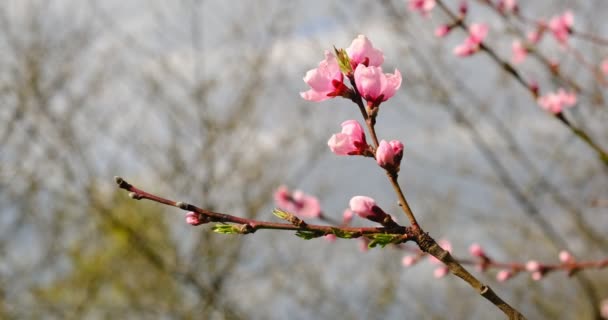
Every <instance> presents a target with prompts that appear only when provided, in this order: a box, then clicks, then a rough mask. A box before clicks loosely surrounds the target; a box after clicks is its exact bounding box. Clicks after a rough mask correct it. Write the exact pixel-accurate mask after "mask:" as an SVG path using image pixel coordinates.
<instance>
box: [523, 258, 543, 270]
mask: <svg viewBox="0 0 608 320" xmlns="http://www.w3.org/2000/svg"><path fill="white" fill-rule="evenodd" d="M541 269H542V267H541V265H540V263H538V261H536V260H530V261H528V262H527V263H526V270H528V271H530V272H536V271H540V270H541Z"/></svg>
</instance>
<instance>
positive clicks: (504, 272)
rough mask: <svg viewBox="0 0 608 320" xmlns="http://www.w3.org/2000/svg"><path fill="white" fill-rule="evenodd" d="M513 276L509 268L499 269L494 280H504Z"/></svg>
mask: <svg viewBox="0 0 608 320" xmlns="http://www.w3.org/2000/svg"><path fill="white" fill-rule="evenodd" d="M512 277H513V272H511V271H510V270H500V271H498V273H497V274H496V280H497V281H498V282H505V281H507V280H509V279H511V278H512Z"/></svg>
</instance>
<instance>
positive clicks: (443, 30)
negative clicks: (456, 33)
mask: <svg viewBox="0 0 608 320" xmlns="http://www.w3.org/2000/svg"><path fill="white" fill-rule="evenodd" d="M451 30H452V28H450V26H448V25H446V24H444V25H440V26H439V27H437V29H435V36H436V37H437V38H443V37H445V36H446V35H447V34H448V33H450V31H451Z"/></svg>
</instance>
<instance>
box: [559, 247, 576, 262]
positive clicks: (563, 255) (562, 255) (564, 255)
mask: <svg viewBox="0 0 608 320" xmlns="http://www.w3.org/2000/svg"><path fill="white" fill-rule="evenodd" d="M559 261H561V262H562V263H573V262H574V257H573V256H572V254H570V252H568V251H566V250H562V251H560V252H559Z"/></svg>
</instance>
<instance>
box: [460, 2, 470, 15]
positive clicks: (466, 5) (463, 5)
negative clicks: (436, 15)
mask: <svg viewBox="0 0 608 320" xmlns="http://www.w3.org/2000/svg"><path fill="white" fill-rule="evenodd" d="M468 11H469V3H468V2H467V0H462V1H460V4H458V13H460V17H465V16H466V15H467V12H468Z"/></svg>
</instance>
